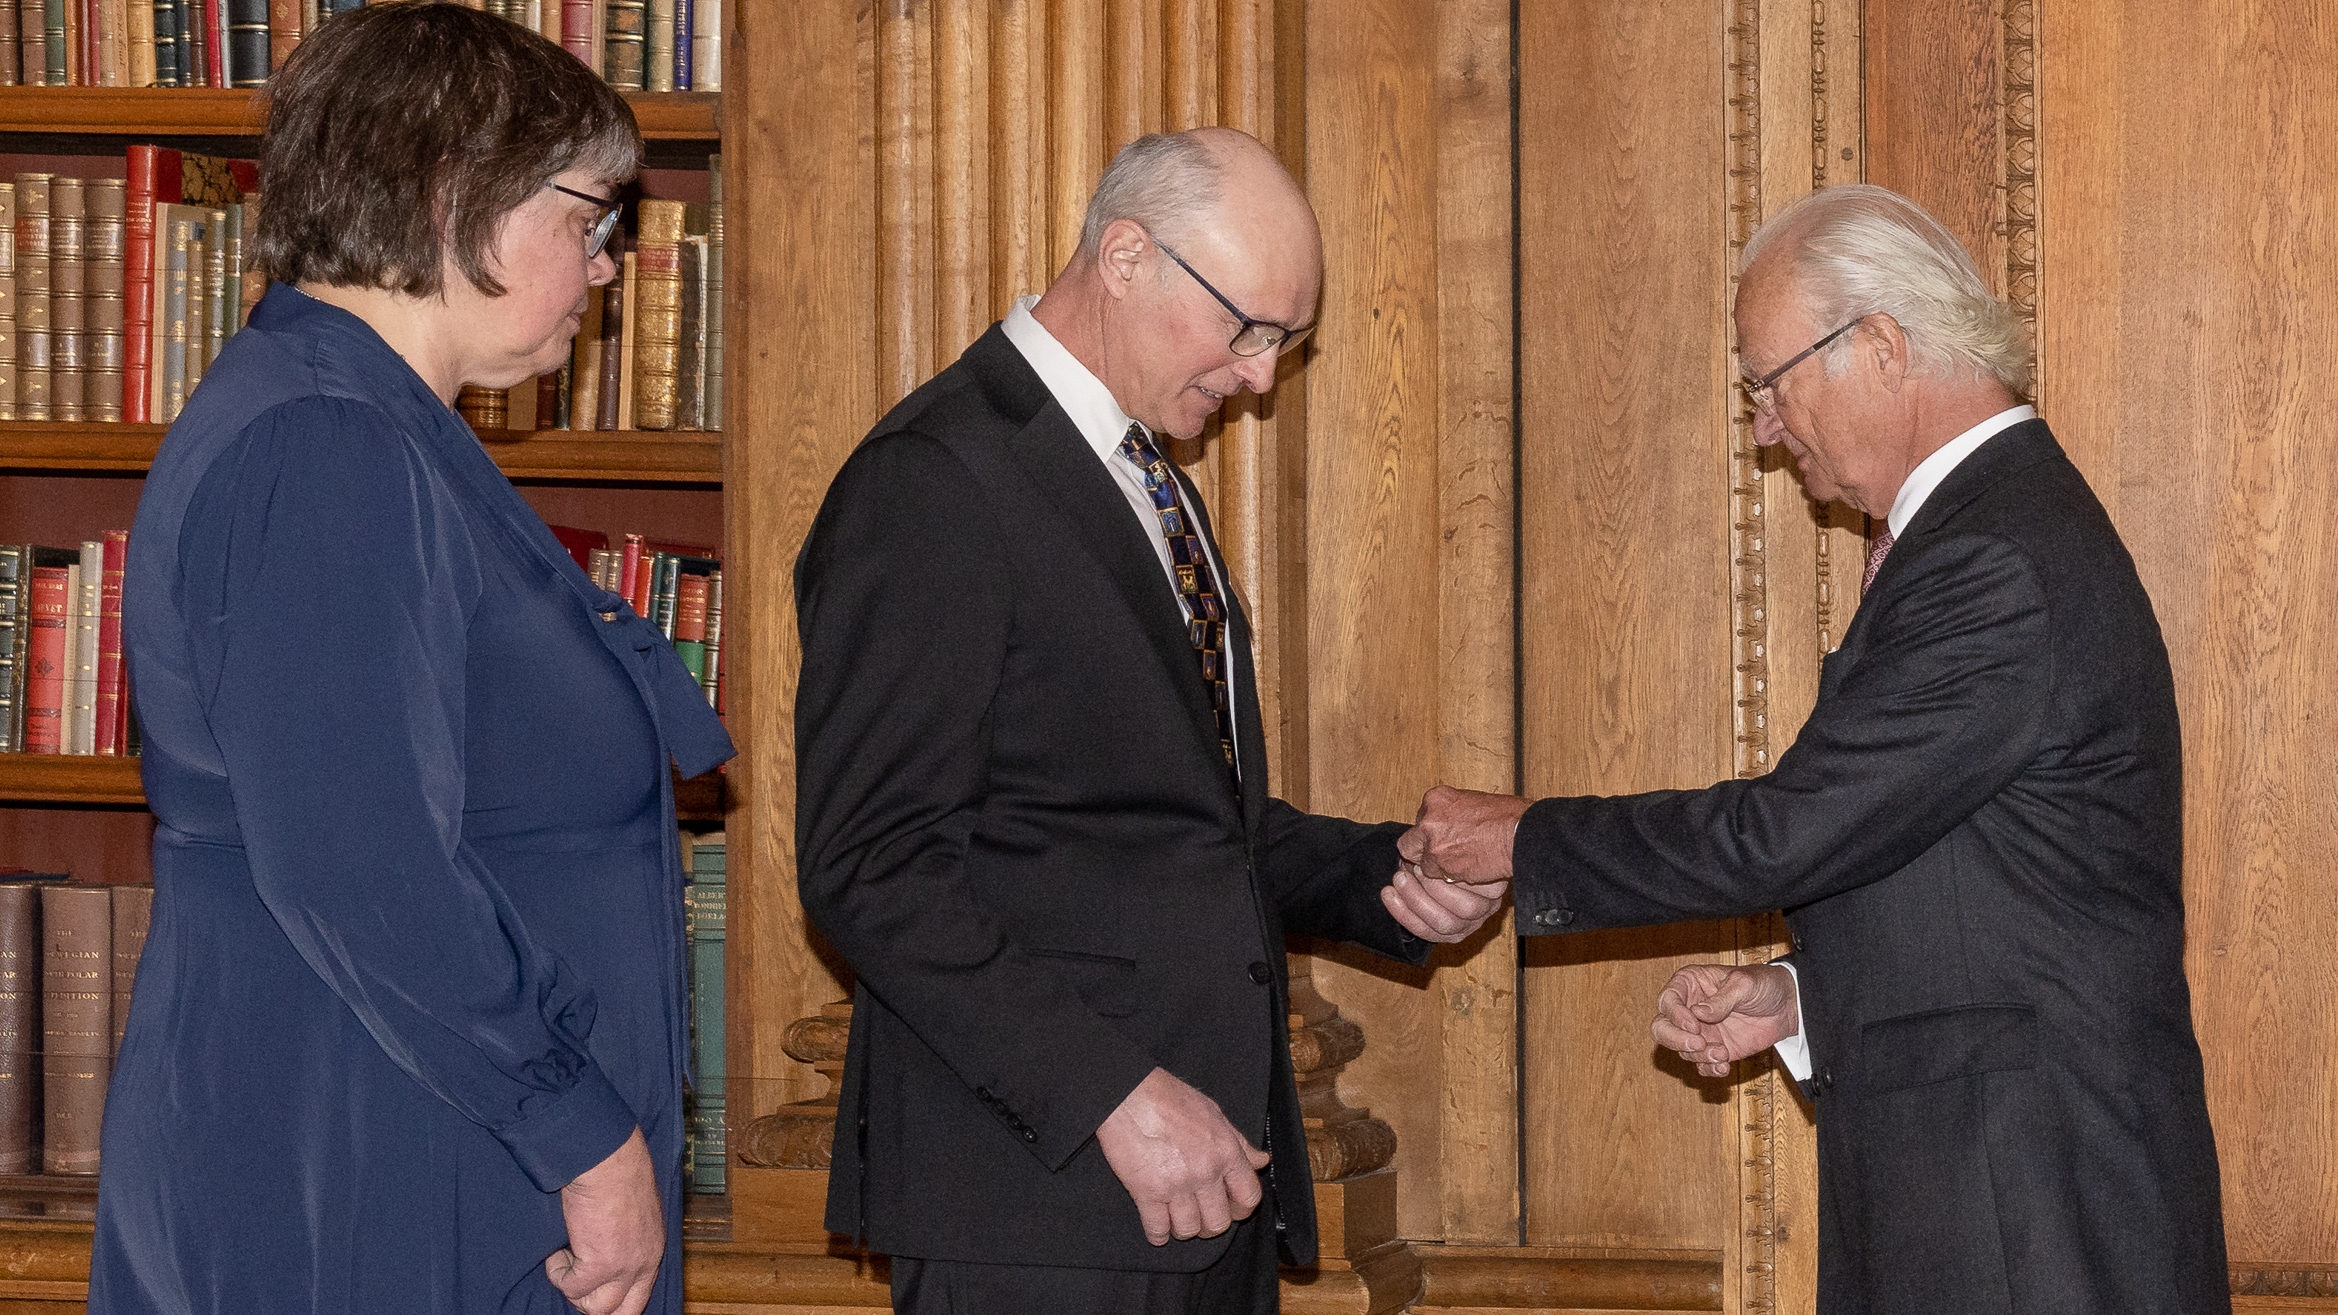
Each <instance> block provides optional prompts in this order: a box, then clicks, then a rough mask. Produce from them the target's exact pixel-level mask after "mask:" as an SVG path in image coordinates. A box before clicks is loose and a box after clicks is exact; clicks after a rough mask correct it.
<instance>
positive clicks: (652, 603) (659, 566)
mask: <svg viewBox="0 0 2338 1315" xmlns="http://www.w3.org/2000/svg"><path fill="white" fill-rule="evenodd" d="M681 566H682V559H681V558H679V557H676V556H675V555H674V554H672V553H670V552H662V553H659V554H658V555H657V556H655V557H654V558H652V559H651V560H650V576H649V619H650V622H651V623H652V624H654V625H655V626H657V628H658V633H660V634H662V635H664V636H665V637H666V639H667V640H668V641H669V642H671V641H672V640H673V638H674V597H675V588H676V586H677V585H678V584H679V582H680V581H681V578H682V571H681Z"/></svg>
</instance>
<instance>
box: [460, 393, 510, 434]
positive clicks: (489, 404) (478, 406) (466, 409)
mask: <svg viewBox="0 0 2338 1315" xmlns="http://www.w3.org/2000/svg"><path fill="white" fill-rule="evenodd" d="M507 407H508V403H507V402H506V401H505V399H504V395H503V391H502V390H501V389H496V388H481V387H478V386H477V385H475V384H464V385H463V390H462V391H461V392H459V393H457V394H455V410H456V411H457V412H458V413H460V414H461V415H462V417H463V423H464V424H467V425H469V426H470V427H471V432H472V433H475V434H479V433H485V432H486V431H488V430H490V429H503V428H506V424H505V422H506V421H507V420H508V419H509V418H510V415H509V412H508V410H507Z"/></svg>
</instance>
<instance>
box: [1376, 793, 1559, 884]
mask: <svg viewBox="0 0 2338 1315" xmlns="http://www.w3.org/2000/svg"><path fill="white" fill-rule="evenodd" d="M1530 806H1531V805H1530V804H1529V801H1527V800H1524V799H1518V798H1514V797H1512V796H1510V795H1506V794H1484V793H1481V792H1479V791H1476V790H1456V789H1454V788H1453V787H1452V786H1449V785H1440V786H1435V787H1432V788H1431V789H1430V791H1429V793H1428V794H1427V795H1426V796H1425V797H1423V798H1422V800H1421V815H1420V818H1419V820H1418V821H1416V822H1415V823H1414V824H1413V829H1412V830H1410V831H1407V832H1405V833H1404V834H1403V835H1401V836H1398V837H1397V839H1396V852H1397V853H1399V854H1401V855H1403V856H1404V860H1405V861H1406V862H1407V863H1410V864H1412V865H1413V866H1414V867H1416V868H1418V869H1420V871H1421V875H1423V876H1425V877H1428V878H1431V879H1432V880H1435V879H1450V880H1452V881H1456V882H1475V883H1481V884H1491V883H1495V882H1504V881H1508V880H1509V879H1510V842H1511V841H1512V839H1513V838H1515V837H1516V836H1517V834H1518V819H1519V818H1521V817H1524V816H1525V815H1526V810H1527V808H1528V807H1530Z"/></svg>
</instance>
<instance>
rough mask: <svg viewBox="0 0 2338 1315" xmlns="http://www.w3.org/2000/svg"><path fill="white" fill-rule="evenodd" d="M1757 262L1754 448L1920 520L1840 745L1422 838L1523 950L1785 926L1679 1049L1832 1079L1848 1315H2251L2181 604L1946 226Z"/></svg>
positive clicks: (1451, 797) (1830, 718)
mask: <svg viewBox="0 0 2338 1315" xmlns="http://www.w3.org/2000/svg"><path fill="white" fill-rule="evenodd" d="M1746 257H1747V260H1746V267H1745V271H1744V277H1743V279H1742V281H1741V283H1740V286H1739V291H1738V298H1737V326H1738V341H1739V344H1740V351H1739V360H1740V364H1741V365H1742V367H1743V368H1744V370H1745V375H1746V378H1745V385H1744V386H1745V389H1746V392H1747V394H1748V395H1749V397H1750V398H1751V401H1752V403H1753V406H1754V409H1755V413H1756V433H1757V435H1758V436H1759V437H1760V439H1761V441H1762V442H1764V443H1783V444H1785V445H1786V447H1787V449H1788V451H1790V452H1792V453H1793V455H1794V459H1795V463H1796V465H1797V467H1798V468H1799V469H1800V471H1801V475H1802V481H1803V484H1804V486H1805V488H1806V489H1807V490H1808V491H1809V493H1810V495H1811V496H1812V497H1814V498H1817V499H1821V500H1837V499H1839V500H1841V501H1843V502H1846V503H1849V504H1850V505H1851V506H1853V507H1856V508H1858V509H1859V510H1861V511H1864V512H1866V513H1867V514H1868V515H1869V516H1872V517H1875V518H1876V519H1878V520H1881V521H1884V522H1886V523H1887V524H1888V527H1889V531H1888V533H1885V534H1882V535H1880V536H1879V537H1878V538H1877V539H1876V542H1875V545H1874V548H1873V550H1872V551H1871V553H1870V554H1869V557H1868V562H1867V580H1866V588H1865V595H1864V598H1863V600H1862V601H1861V603H1860V607H1859V613H1858V616H1857V618H1856V619H1855V620H1854V621H1853V623H1852V625H1851V627H1850V629H1849V630H1848V631H1847V632H1846V633H1845V634H1844V636H1843V645H1842V648H1841V649H1840V650H1839V651H1837V652H1836V653H1834V654H1833V655H1831V656H1830V657H1829V658H1828V659H1827V661H1826V666H1825V671H1824V674H1823V676H1822V677H1821V680H1820V686H1819V697H1818V704H1817V707H1816V709H1815V710H1814V712H1813V713H1812V715H1811V718H1810V721H1809V723H1808V724H1807V725H1806V726H1805V727H1804V728H1803V731H1802V733H1801V735H1800V736H1799V737H1798V739H1797V740H1796V742H1795V745H1794V747H1793V748H1792V749H1791V750H1789V751H1788V752H1787V753H1785V754H1784V755H1782V756H1781V757H1780V759H1779V760H1778V763H1777V766H1776V768H1775V770H1773V771H1772V772H1771V773H1770V774H1769V775H1767V776H1764V777H1760V778H1757V779H1753V780H1742V781H1740V780H1733V781H1724V782H1722V783H1720V784H1718V785H1714V786H1711V787H1709V788H1707V789H1703V790H1674V791H1660V792H1657V793H1652V794H1643V795H1633V796H1628V797H1622V798H1612V799H1597V798H1579V799H1545V800H1541V801H1539V802H1534V803H1532V804H1529V803H1528V802H1527V801H1525V800H1520V799H1511V798H1507V797H1504V796H1496V795H1482V794H1474V793H1469V792H1463V791H1454V790H1447V789H1444V788H1442V787H1440V788H1439V789H1437V790H1435V791H1433V792H1431V794H1430V796H1429V798H1428V800H1427V802H1426V803H1425V804H1424V806H1423V812H1422V821H1421V824H1420V825H1419V826H1418V827H1417V828H1416V829H1415V830H1414V831H1412V832H1410V833H1408V834H1407V835H1406V837H1405V838H1404V839H1403V840H1402V841H1401V842H1400V845H1399V848H1400V850H1401V852H1403V853H1404V854H1405V855H1406V857H1407V858H1408V860H1410V861H1412V862H1414V863H1416V864H1417V865H1418V867H1419V869H1421V870H1424V871H1425V872H1427V873H1428V874H1429V875H1436V876H1449V877H1454V878H1457V879H1462V880H1481V881H1491V880H1499V879H1502V878H1507V877H1510V876H1511V875H1512V873H1513V869H1515V878H1516V886H1515V892H1516V898H1517V902H1518V915H1519V927H1520V929H1521V930H1522V931H1523V932H1524V933H1526V934H1530V935H1534V934H1544V933H1555V932H1573V931H1587V930H1591V929H1593V928H1602V927H1618V926H1634V925H1646V924H1654V923H1666V922H1676V921H1682V920H1688V919H1699V918H1718V917H1731V916H1737V915H1743V914H1750V913H1756V912H1760V911H1763V910H1768V909H1784V910H1785V912H1786V920H1787V925H1788V926H1789V927H1790V928H1791V929H1792V932H1793V946H1794V953H1793V954H1792V955H1791V956H1790V963H1789V964H1787V965H1785V966H1779V965H1773V966H1766V967H1752V968H1735V967H1730V966H1727V965H1699V966H1695V967H1690V968H1685V969H1682V970H1681V971H1680V972H1679V973H1678V974H1676V975H1675V976H1674V977H1673V979H1672V981H1671V983H1670V984H1669V985H1668V986H1667V987H1666V988H1665V990H1664V992H1663V994H1662V996H1661V997H1660V999H1659V1001H1658V1017H1657V1019H1656V1023H1655V1026H1654V1032H1655V1036H1656V1039H1657V1041H1658V1042H1659V1043H1660V1044H1662V1045H1664V1046H1665V1047H1667V1048H1670V1049H1672V1050H1675V1051H1677V1052H1679V1054H1680V1055H1681V1057H1682V1058H1683V1059H1686V1060H1688V1061H1689V1062H1691V1063H1693V1064H1695V1065H1696V1066H1697V1067H1698V1070H1699V1071H1700V1072H1702V1073H1705V1074H1707V1075H1709V1076H1719V1075H1722V1074H1724V1073H1726V1072H1727V1071H1728V1066H1729V1064H1730V1063H1731V1062H1732V1061H1735V1060H1737V1059H1741V1058H1745V1057H1746V1056H1749V1055H1753V1054H1757V1053H1759V1052H1760V1051H1761V1050H1763V1049H1764V1048H1767V1047H1769V1046H1771V1045H1773V1044H1775V1045H1777V1047H1778V1049H1779V1052H1780V1055H1781V1058H1782V1059H1783V1060H1784V1061H1785V1062H1786V1064H1787V1066H1788V1067H1789V1069H1791V1070H1792V1071H1794V1073H1795V1075H1796V1076H1797V1077H1799V1078H1801V1079H1803V1090H1804V1091H1805V1092H1806V1093H1808V1095H1809V1096H1810V1098H1811V1100H1812V1101H1813V1102H1814V1108H1815V1110H1816V1111H1817V1113H1818V1115H1819V1123H1818V1128H1819V1212H1820V1225H1819V1300H1818V1309H1819V1310H1820V1312H1822V1315H1868V1313H1869V1312H1875V1313H1878V1315H1881V1313H1883V1312H1890V1313H1892V1315H1901V1313H1902V1312H1911V1313H1912V1312H1939V1313H1940V1315H1949V1313H1950V1312H1954V1313H1955V1315H1998V1313H2004V1312H2022V1313H2024V1315H2079V1313H2081V1312H2100V1313H2101V1315H2142V1313H2144V1312H2166V1313H2168V1315H2174V1313H2176V1312H2183V1313H2184V1315H2197V1313H2198V1312H2203V1311H2225V1310H2229V1309H2230V1307H2231V1300H2230V1297H2229V1296H2228V1295H2227V1292H2228V1287H2227V1282H2226V1277H2225V1253H2224V1229H2223V1222H2222V1216H2221V1213H2220V1210H2219V1204H2218V1186H2217V1168H2216V1148H2215V1143H2214V1141H2213V1140H2212V1138H2211V1136H2210V1132H2209V1125H2208V1111H2207V1106H2206V1102H2205V1100H2204V1097H2203V1093H2202V1080H2201V1068H2200V1051H2199V1046H2198V1044H2197V1043H2196V1042H2195V1041H2194V1039H2193V1036H2192V1023H2191V1008H2190V1001H2189V996H2188V992H2187V990H2186V988H2185V983H2184V971H2183V940H2184V908H2183V898H2182V879H2181V870H2180V860H2181V855H2182V850H2183V845H2182V805H2183V789H2182V766H2181V746H2180V744H2179V741H2178V737H2177V725H2176V702H2175V691H2174V685H2173V681H2172V678H2171V676H2170V673H2169V669H2168V659H2167V652H2166V649H2165V647H2164V646H2163V645H2162V643H2161V640H2160V632H2159V625H2158V622H2157V621H2156V620H2155V619H2154V617H2153V615H2152V610H2151V600H2150V599H2149V598H2148V597H2146V596H2145V594H2144V591H2143V586H2142V583H2141V582H2140V581H2139V580H2138V579H2137V577H2136V574H2135V566H2134V563H2133V561H2132V560H2131V559H2130V558H2129V557H2128V555H2127V551H2126V549H2125V548H2124V547H2123V546H2122V545H2121V544H2120V542H2119V536H2118V532H2117V531H2116V530H2115V529H2113V528H2112V525H2111V522H2110V518H2109V517H2108V516H2107V515H2105V514H2104V511H2103V508H2102V505H2101V503H2099V502H2098V501H2097V500H2096V499H2095V496H2094V494H2093V492H2092V491H2091V490H2090V489H2088V487H2087V484H2086V480H2085V479H2084V478H2083V477H2082V476H2081V475H2080V474H2079V473H2078V471H2077V469H2076V468H2075V467H2073V466H2072V465H2071V464H2070V462H2069V460H2068V459H2067V458H2066V457H2065V456H2064V455H2063V453H2062V449H2061V447H2060V446H2059V445H2058V444H2057V443H2056V442H2055V441H2054V436H2053V435H2052V433H2050V432H2049V431H2048V430H2047V428H2046V425H2045V422H2043V421H2041V420H2039V419H2038V418H2037V413H2036V412H2035V411H2033V410H2032V409H2031V408H2030V407H2028V406H2024V405H2021V404H2020V397H2021V395H2022V394H2023V393H2024V392H2025V391H2027V388H2028V384H2029V377H2030V356H2029V348H2028V346H2027V342H2026V339H2025V336H2024V334H2023V332H2022V327H2021V324H2020V322H2019V321H2018V320H2017V319H2016V318H2015V317H2014V316H2013V315H2012V313H2011V312H2010V311H2009V310H2008V309H2007V307H2006V306H2005V305H2004V304H2003V303H2002V302H1999V301H1998V300H1996V299H1995V298H1993V297H1992V296H1990V295H1989V293H1988V291H1987V289H1986V288H1985V287H1984V286H1983V284H1982V282H1981V279H1980V276H1979V274H1978V272H1977V271H1976V270H1975V269H1974V267H1973V263H1972V260H1971V258H1970V257H1969V256H1968V255H1967V254H1966V253H1965V251H1964V249H1963V248H1962V247H1961V246H1959V245H1958V244H1957V242H1956V240H1955V239H1954V238H1952V237H1950V236H1949V234H1948V233H1947V232H1946V231H1945V230H1944V229H1942V228H1941V227H1940V225H1939V224H1938V223H1937V222H1935V221H1934V220H1933V219H1932V218H1931V217H1930V216H1928V215H1926V214H1925V213H1924V212H1923V211H1922V210H1920V209H1919V208H1917V207H1916V206H1915V205H1913V204H1912V203H1910V202H1909V201H1907V200H1906V199H1905V198H1903V197H1900V196H1898V195H1896V194H1894V193H1891V192H1888V191H1885V190H1883V189H1881V188H1876V187H1841V188H1834V189H1830V190H1827V191H1823V192H1820V193H1817V194H1816V195H1814V196H1812V197H1810V198H1808V199H1807V200H1805V201H1803V202H1801V203H1800V204H1798V205H1796V206H1794V207H1793V208H1791V209H1789V210H1787V211H1786V212H1785V213H1783V214H1781V215H1779V216H1778V217H1777V218H1776V219H1774V220H1773V221H1771V223H1770V224H1768V225H1767V226H1765V228H1764V229H1763V230H1762V232H1761V233H1760V234H1759V235H1757V237H1756V239H1755V241H1754V242H1753V243H1752V245H1751V246H1749V248H1748V250H1747V253H1746ZM1798 977H1799V980H1798ZM1814 1070H1815V1071H1814Z"/></svg>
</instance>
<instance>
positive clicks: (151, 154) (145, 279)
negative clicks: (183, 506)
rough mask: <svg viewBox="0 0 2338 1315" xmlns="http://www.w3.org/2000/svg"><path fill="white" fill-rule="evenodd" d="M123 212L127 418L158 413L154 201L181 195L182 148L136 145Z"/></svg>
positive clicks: (169, 200) (124, 403)
mask: <svg viewBox="0 0 2338 1315" xmlns="http://www.w3.org/2000/svg"><path fill="white" fill-rule="evenodd" d="M127 164H128V166H129V168H128V173H129V181H128V182H127V183H126V184H125V185H124V188H123V207H122V209H123V218H122V418H123V419H124V420H128V421H131V422H133V423H136V424H145V423H147V422H148V421H151V420H153V419H154V418H155V411H154V401H153V390H154V364H155V352H154V337H155V333H154V308H155V295H156V284H155V277H154V276H155V270H156V266H155V260H154V235H155V228H154V206H155V202H157V201H161V202H164V203H166V204H167V203H175V202H176V201H178V200H179V153H178V152H177V151H174V150H171V149H170V148H169V147H166V146H143V145H141V146H133V147H131V148H130V149H129V151H128V153H127ZM166 236H167V234H166Z"/></svg>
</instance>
